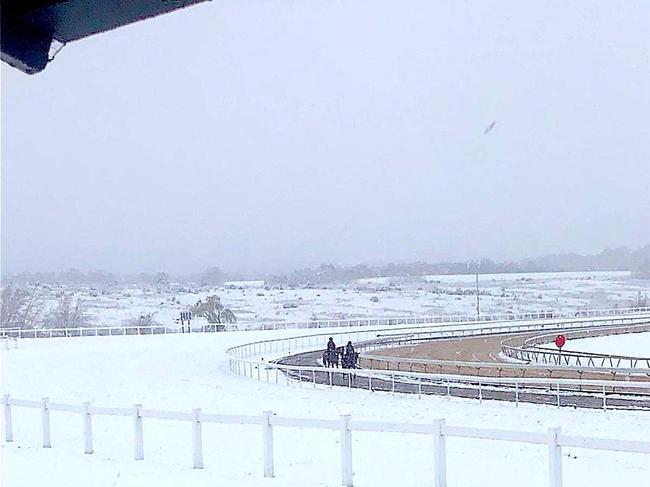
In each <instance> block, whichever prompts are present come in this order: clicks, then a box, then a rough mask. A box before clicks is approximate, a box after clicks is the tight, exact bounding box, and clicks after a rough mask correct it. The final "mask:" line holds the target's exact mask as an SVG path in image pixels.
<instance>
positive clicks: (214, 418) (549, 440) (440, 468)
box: [2, 394, 650, 487]
mask: <svg viewBox="0 0 650 487" xmlns="http://www.w3.org/2000/svg"><path fill="white" fill-rule="evenodd" d="M2 404H3V409H4V427H5V438H4V439H5V441H6V442H13V441H14V427H13V426H14V425H13V418H12V408H13V407H16V408H18V407H20V408H34V409H40V410H41V420H42V421H41V422H42V434H43V448H51V447H52V442H51V433H50V412H52V411H64V412H68V413H77V414H79V415H80V416H81V417H82V419H83V421H81V424H82V427H83V434H84V445H83V450H84V453H85V454H87V455H91V454H93V451H94V449H93V433H92V418H93V416H121V417H124V418H129V419H131V420H132V421H133V456H134V459H135V460H144V454H145V451H144V429H143V423H144V420H145V419H146V418H155V419H165V420H172V421H183V422H187V423H191V426H192V428H191V434H192V458H193V467H194V468H195V469H202V468H204V462H203V437H202V427H201V425H202V424H203V423H218V424H239V425H258V426H259V427H260V444H261V449H262V451H263V456H262V457H263V461H262V463H263V465H262V469H261V470H262V475H263V476H264V477H273V476H274V468H275V465H274V455H273V451H274V440H273V429H274V428H275V427H286V428H302V429H325V430H332V431H339V433H340V451H341V453H340V463H341V484H342V485H343V486H345V487H352V486H353V483H354V482H353V463H352V458H353V456H352V434H353V433H354V432H355V431H359V432H361V431H363V432H374V433H404V434H415V435H427V436H430V437H431V438H432V439H433V455H432V458H433V464H434V478H433V479H432V484H433V485H434V486H435V487H446V486H447V473H446V472H447V469H446V463H447V447H446V442H445V440H446V438H450V437H451V438H470V439H476V440H495V441H504V442H513V443H526V444H536V445H547V446H548V460H547V461H548V469H549V477H548V485H549V486H550V487H561V486H562V482H563V476H562V448H563V447H571V448H587V449H593V450H604V451H615V452H625V453H642V454H650V441H635V440H616V439H607V438H594V437H587V436H575V435H565V434H563V433H562V431H561V429H560V428H550V429H549V430H547V431H546V432H528V431H518V430H503V429H492V428H474V427H465V426H453V425H448V424H446V423H445V420H444V419H434V420H432V422H431V423H429V424H427V423H403V422H374V421H356V420H353V419H352V418H351V416H350V415H342V416H341V417H340V418H339V419H338V420H332V419H314V418H292V417H283V416H276V415H274V414H273V412H271V411H265V412H264V413H263V414H262V415H259V416H254V415H225V414H213V413H204V412H202V411H201V410H200V409H192V410H191V411H163V410H157V409H146V408H143V407H142V405H141V404H135V405H134V406H133V408H108V407H100V406H93V405H92V404H91V403H89V402H85V403H83V404H79V405H75V404H63V403H54V402H50V401H49V400H48V399H47V398H43V399H42V400H40V401H34V400H25V399H14V398H11V397H10V396H9V395H8V394H6V395H4V396H3V398H2ZM323 447H324V448H325V446H323ZM332 447H334V445H332Z"/></svg>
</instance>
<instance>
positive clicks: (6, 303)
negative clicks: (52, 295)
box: [0, 286, 43, 329]
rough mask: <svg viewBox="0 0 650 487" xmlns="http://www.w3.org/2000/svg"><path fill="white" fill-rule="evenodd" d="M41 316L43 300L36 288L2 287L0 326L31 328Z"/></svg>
mask: <svg viewBox="0 0 650 487" xmlns="http://www.w3.org/2000/svg"><path fill="white" fill-rule="evenodd" d="M42 316H43V300H42V299H41V296H40V294H39V292H38V289H37V288H35V287H33V288H19V287H14V286H6V287H4V288H3V289H2V303H1V306H0V326H1V327H3V328H13V327H18V328H28V329H32V328H34V326H35V325H37V324H38V323H39V322H40V319H41V318H42Z"/></svg>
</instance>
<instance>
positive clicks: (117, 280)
mask: <svg viewBox="0 0 650 487" xmlns="http://www.w3.org/2000/svg"><path fill="white" fill-rule="evenodd" d="M477 271H478V272H480V273H481V274H504V273H515V272H580V271H631V273H632V275H633V276H637V277H644V278H650V244H649V245H645V246H644V247H640V248H638V249H629V248H627V247H619V248H615V249H605V250H603V251H602V252H600V253H598V254H595V255H580V254H554V255H545V256H542V257H535V258H529V259H522V260H518V261H503V262H496V261H493V260H491V259H481V260H478V261H465V262H438V263H429V262H410V263H390V264H385V265H379V266H371V265H367V264H358V265H353V266H341V265H335V264H322V265H321V266H320V267H316V268H308V269H301V270H297V271H293V272H290V273H288V274H278V275H260V274H256V275H248V276H243V275H240V274H230V273H227V272H225V271H224V270H223V269H221V268H220V267H216V266H213V267H209V268H207V269H206V270H205V271H203V272H200V273H196V274H191V275H171V274H169V273H167V272H164V271H160V272H155V273H140V274H137V275H131V276H118V275H115V274H112V273H110V272H106V271H102V270H94V271H88V272H82V271H80V270H78V269H69V270H67V271H63V272H35V273H22V274H14V275H3V276H2V280H3V283H14V284H26V283H41V284H63V285H83V286H94V285H96V286H110V285H121V284H138V285H142V286H147V287H152V288H169V287H173V286H178V285H179V284H180V285H185V284H194V285H199V286H206V285H209V286H219V285H222V284H224V283H225V282H227V281H230V280H244V279H264V280H265V281H266V282H267V284H268V285H313V286H316V285H324V284H332V283H338V282H348V281H351V280H354V279H367V278H372V277H396V276H405V277H409V276H411V277H418V276H426V275H449V274H474V273H476V272H477Z"/></svg>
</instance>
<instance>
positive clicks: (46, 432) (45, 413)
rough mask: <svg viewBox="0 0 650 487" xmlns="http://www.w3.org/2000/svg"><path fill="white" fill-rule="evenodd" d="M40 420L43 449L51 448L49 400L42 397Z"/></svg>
mask: <svg viewBox="0 0 650 487" xmlns="http://www.w3.org/2000/svg"><path fill="white" fill-rule="evenodd" d="M41 401H42V407H41V418H42V423H43V448H52V441H51V439H50V408H49V406H48V402H49V399H48V398H47V397H44V398H43V399H42V400H41Z"/></svg>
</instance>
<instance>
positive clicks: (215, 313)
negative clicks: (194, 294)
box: [190, 295, 237, 330]
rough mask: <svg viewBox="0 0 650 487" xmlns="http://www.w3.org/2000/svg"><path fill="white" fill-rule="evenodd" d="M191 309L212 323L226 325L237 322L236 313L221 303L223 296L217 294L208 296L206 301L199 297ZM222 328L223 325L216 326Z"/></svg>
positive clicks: (193, 312) (196, 314)
mask: <svg viewBox="0 0 650 487" xmlns="http://www.w3.org/2000/svg"><path fill="white" fill-rule="evenodd" d="M190 311H192V314H194V315H195V316H199V317H202V318H205V319H206V320H207V321H208V323H210V324H212V325H217V324H222V325H225V324H232V323H236V322H237V318H236V317H235V313H233V312H232V310H230V309H228V308H226V307H224V305H223V304H221V298H219V296H216V295H212V296H208V297H207V298H205V301H203V300H200V299H199V300H198V301H197V302H196V304H195V305H194V306H192V307H191V308H190ZM220 328H223V327H215V329H217V330H219V329H220Z"/></svg>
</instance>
